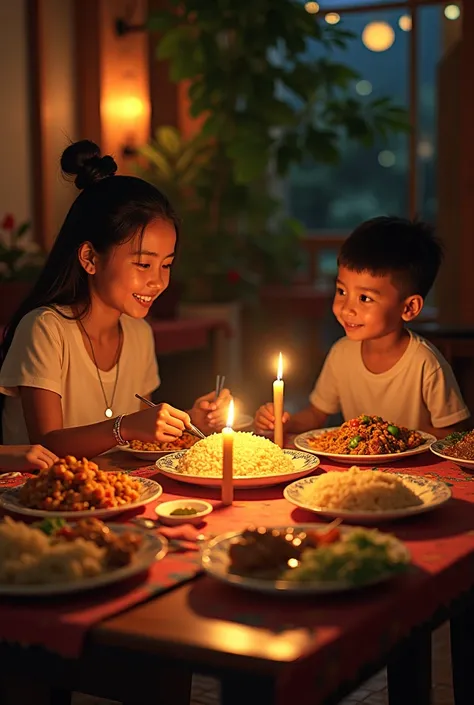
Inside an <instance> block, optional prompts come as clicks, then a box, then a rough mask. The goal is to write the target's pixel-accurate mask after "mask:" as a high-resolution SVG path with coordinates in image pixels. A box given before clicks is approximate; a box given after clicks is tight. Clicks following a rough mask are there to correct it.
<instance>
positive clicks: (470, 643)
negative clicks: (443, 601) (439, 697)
mask: <svg viewBox="0 0 474 705" xmlns="http://www.w3.org/2000/svg"><path fill="white" fill-rule="evenodd" d="M451 663H452V670H453V690H454V702H455V705H472V703H473V702H474V685H473V681H472V669H473V666H474V603H470V604H469V605H468V607H467V608H466V609H464V610H463V611H462V612H460V613H459V614H457V615H455V616H453V617H451Z"/></svg>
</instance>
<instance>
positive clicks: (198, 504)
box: [155, 499, 213, 526]
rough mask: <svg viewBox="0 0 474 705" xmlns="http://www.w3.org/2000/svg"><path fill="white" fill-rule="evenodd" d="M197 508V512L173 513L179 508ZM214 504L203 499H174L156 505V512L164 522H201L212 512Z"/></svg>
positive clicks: (169, 524)
mask: <svg viewBox="0 0 474 705" xmlns="http://www.w3.org/2000/svg"><path fill="white" fill-rule="evenodd" d="M189 508H190V509H195V510H196V514H174V515H173V514H172V512H174V511H175V510H177V509H189ZM212 509H213V507H212V504H209V502H204V500H202V499H174V500H172V501H171V502H163V503H162V504H158V505H157V506H156V507H155V512H156V515H157V517H158V518H159V520H160V521H161V523H162V524H165V525H166V526H175V525H176V524H200V523H201V522H202V520H203V519H204V517H205V516H207V515H208V514H210V513H211V512H212Z"/></svg>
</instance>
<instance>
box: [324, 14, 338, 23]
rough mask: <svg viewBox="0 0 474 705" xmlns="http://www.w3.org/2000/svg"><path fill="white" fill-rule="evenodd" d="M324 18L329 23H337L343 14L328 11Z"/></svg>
mask: <svg viewBox="0 0 474 705" xmlns="http://www.w3.org/2000/svg"><path fill="white" fill-rule="evenodd" d="M324 19H325V20H326V22H327V23H328V24H337V23H338V22H340V21H341V16H340V15H338V14H337V12H328V14H327V15H326V16H325V18H324Z"/></svg>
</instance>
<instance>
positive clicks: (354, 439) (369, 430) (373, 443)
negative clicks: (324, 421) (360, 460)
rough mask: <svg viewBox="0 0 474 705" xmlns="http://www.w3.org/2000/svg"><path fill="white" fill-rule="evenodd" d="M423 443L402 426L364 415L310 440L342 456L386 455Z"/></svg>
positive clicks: (311, 443) (315, 445) (322, 448)
mask: <svg viewBox="0 0 474 705" xmlns="http://www.w3.org/2000/svg"><path fill="white" fill-rule="evenodd" d="M423 443H424V439H423V436H422V435H421V434H420V433H418V432H417V431H411V430H410V429H408V428H404V427H403V426H396V425H395V424H392V423H389V422H388V421H384V420H383V419H382V418H381V417H380V416H367V415H365V414H363V415H361V416H358V417H357V418H356V419H351V420H350V421H346V422H345V423H343V424H342V426H340V427H339V428H338V429H336V430H334V431H327V432H326V433H322V434H321V435H319V436H314V437H313V438H310V439H308V444H309V445H310V446H311V447H312V448H313V449H314V450H315V451H318V450H319V451H321V452H326V453H337V454H339V455H387V454H388V453H403V452H404V451H407V450H412V449H413V448H418V446H420V445H422V444H423Z"/></svg>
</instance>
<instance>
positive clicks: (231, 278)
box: [227, 269, 240, 284]
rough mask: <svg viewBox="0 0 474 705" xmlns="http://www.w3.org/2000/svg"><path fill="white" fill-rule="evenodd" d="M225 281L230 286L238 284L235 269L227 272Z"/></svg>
mask: <svg viewBox="0 0 474 705" xmlns="http://www.w3.org/2000/svg"><path fill="white" fill-rule="evenodd" d="M227 281H228V282H229V283H230V284H238V282H239V281H240V274H239V273H238V272H236V271H235V269H230V270H229V271H228V272H227Z"/></svg>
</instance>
